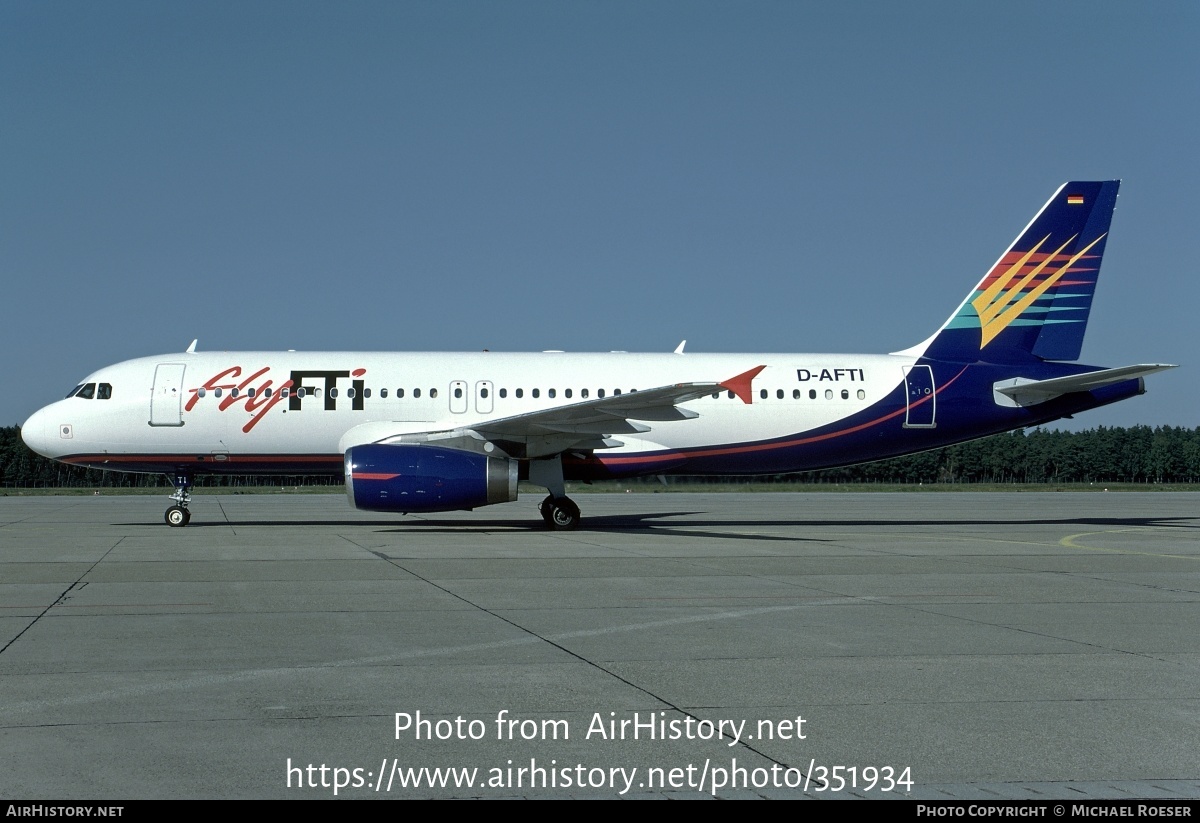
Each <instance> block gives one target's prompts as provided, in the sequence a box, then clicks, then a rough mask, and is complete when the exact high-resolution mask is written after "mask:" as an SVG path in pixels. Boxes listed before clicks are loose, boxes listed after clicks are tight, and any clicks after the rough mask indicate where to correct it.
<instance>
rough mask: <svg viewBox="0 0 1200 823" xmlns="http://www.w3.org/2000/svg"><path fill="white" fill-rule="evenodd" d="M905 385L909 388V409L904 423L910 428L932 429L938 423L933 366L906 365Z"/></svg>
mask: <svg viewBox="0 0 1200 823" xmlns="http://www.w3.org/2000/svg"><path fill="white" fill-rule="evenodd" d="M904 387H905V388H906V389H907V400H908V410H907V413H906V415H905V417H904V425H905V427H906V428H910V429H932V428H933V427H934V426H936V425H937V422H936V419H935V415H936V414H937V393H936V392H935V391H934V386H933V368H932V367H930V366H905V367H904Z"/></svg>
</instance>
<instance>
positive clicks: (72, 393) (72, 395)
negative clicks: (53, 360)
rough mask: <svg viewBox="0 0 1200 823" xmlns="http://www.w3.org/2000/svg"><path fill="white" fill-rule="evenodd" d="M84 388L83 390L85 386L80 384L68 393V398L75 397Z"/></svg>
mask: <svg viewBox="0 0 1200 823" xmlns="http://www.w3.org/2000/svg"><path fill="white" fill-rule="evenodd" d="M82 388H83V384H82V383H80V384H79V385H78V386H76V387H75V388H73V389H71V390H70V391H69V392H67V397H74V396H75V395H76V394H78V393H79V390H80V389H82Z"/></svg>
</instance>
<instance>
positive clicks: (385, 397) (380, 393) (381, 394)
mask: <svg viewBox="0 0 1200 823" xmlns="http://www.w3.org/2000/svg"><path fill="white" fill-rule="evenodd" d="M367 391H370V389H367ZM367 396H368V397H370V395H367ZM379 396H380V397H382V398H383V399H385V400H386V399H387V389H380V390H379Z"/></svg>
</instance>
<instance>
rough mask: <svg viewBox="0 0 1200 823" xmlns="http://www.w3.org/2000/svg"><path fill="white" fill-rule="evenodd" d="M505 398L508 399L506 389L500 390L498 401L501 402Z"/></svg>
mask: <svg viewBox="0 0 1200 823" xmlns="http://www.w3.org/2000/svg"><path fill="white" fill-rule="evenodd" d="M505 397H508V389H501V390H500V399H501V400H503V399H504V398H505Z"/></svg>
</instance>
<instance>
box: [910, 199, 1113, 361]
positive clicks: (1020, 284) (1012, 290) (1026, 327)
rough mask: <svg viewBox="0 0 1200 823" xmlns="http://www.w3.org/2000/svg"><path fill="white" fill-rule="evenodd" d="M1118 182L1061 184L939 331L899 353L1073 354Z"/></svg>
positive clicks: (945, 356) (1005, 357)
mask: <svg viewBox="0 0 1200 823" xmlns="http://www.w3.org/2000/svg"><path fill="white" fill-rule="evenodd" d="M1119 185H1120V181H1119V180H1106V181H1100V182H1079V181H1075V182H1070V183H1066V184H1064V185H1063V186H1062V187H1061V188H1060V189H1059V190H1058V191H1056V192H1055V193H1054V195H1053V196H1052V197H1051V198H1050V200H1049V201H1048V202H1047V203H1046V205H1045V206H1043V207H1042V210H1041V211H1040V212H1038V214H1037V216H1036V217H1034V218H1033V220H1032V221H1031V222H1030V224H1029V225H1028V226H1026V227H1025V230H1024V231H1023V232H1021V234H1020V236H1018V237H1017V239H1016V240H1015V241H1014V242H1013V244H1012V245H1011V246H1010V247H1009V249H1008V251H1006V252H1005V253H1004V254H1002V255H1001V256H1000V259H999V260H997V261H996V263H995V265H993V266H992V267H991V269H990V270H989V271H988V273H987V274H986V275H984V278H983V279H982V280H981V281H979V285H977V286H976V287H975V288H974V289H973V290H972V291H971V293H970V294H969V295H967V298H966V300H964V301H963V303H962V305H961V306H959V308H958V311H956V312H955V313H954V314H953V315H951V317H950V319H949V320H947V321H946V324H945V325H944V326H942V328H941V330H940V331H938V333H937V334H935V335H934V336H933V337H931V338H930V339H929V340H927V341H925V343H922V344H921V345H920V346H917V347H915V348H913V349H910V350H908V352H906V353H908V354H918V355H924V356H925V357H929V358H933V359H937V360H962V361H975V360H985V361H989V362H993V363H1005V362H1017V361H1023V360H1032V359H1037V360H1075V359H1077V358H1078V357H1079V352H1080V349H1081V348H1082V346H1083V334H1084V332H1085V331H1086V330H1087V320H1088V313H1089V312H1090V311H1091V308H1092V296H1093V295H1094V294H1095V292H1096V281H1097V278H1098V277H1099V275H1100V262H1101V259H1102V258H1103V255H1104V245H1105V241H1106V239H1107V238H1108V228H1109V224H1110V223H1111V222H1112V214H1113V208H1114V207H1115V205H1116V202H1117V187H1118V186H1119Z"/></svg>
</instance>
